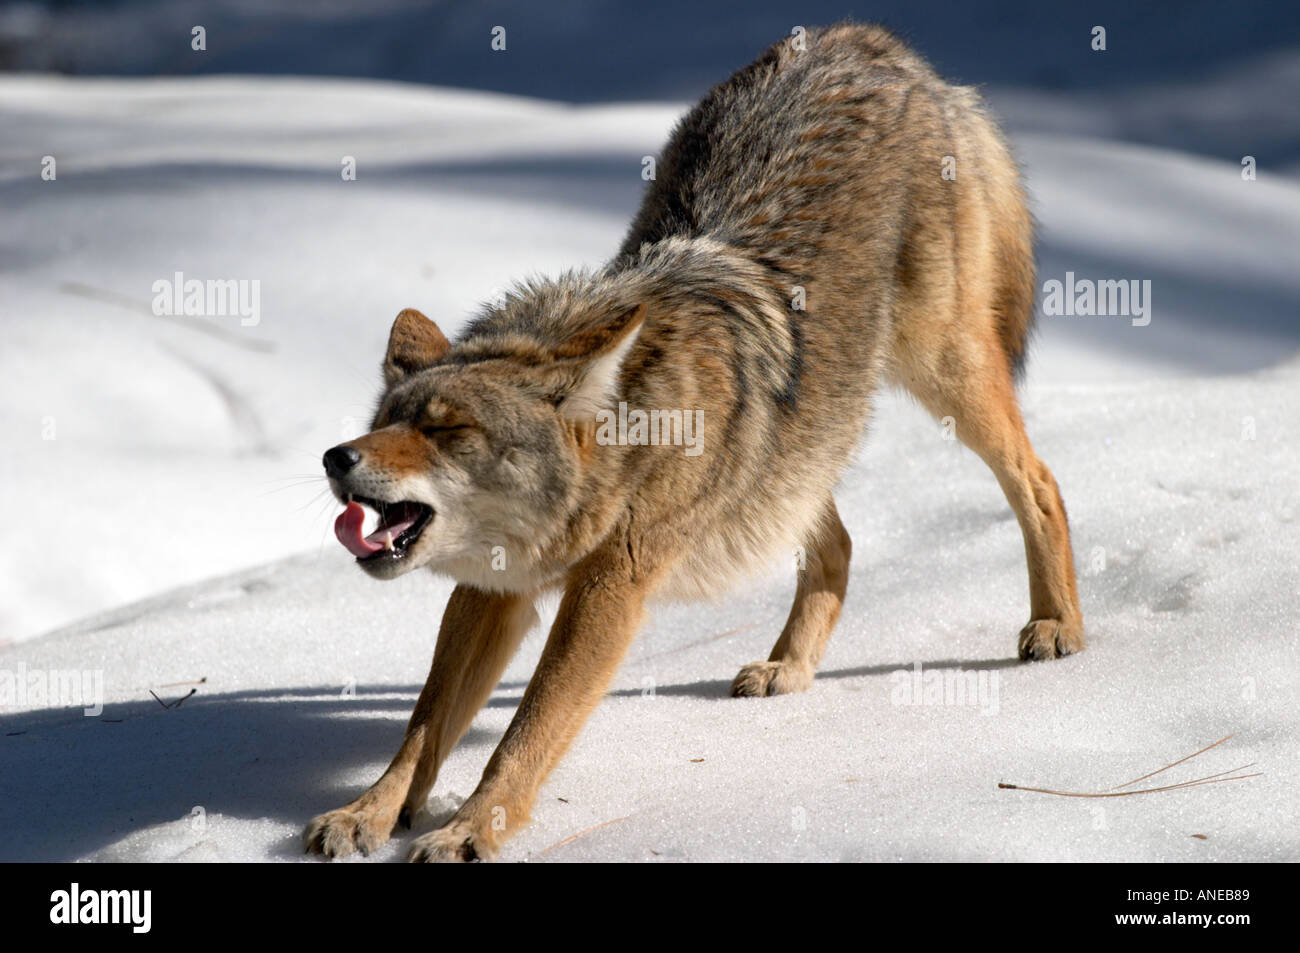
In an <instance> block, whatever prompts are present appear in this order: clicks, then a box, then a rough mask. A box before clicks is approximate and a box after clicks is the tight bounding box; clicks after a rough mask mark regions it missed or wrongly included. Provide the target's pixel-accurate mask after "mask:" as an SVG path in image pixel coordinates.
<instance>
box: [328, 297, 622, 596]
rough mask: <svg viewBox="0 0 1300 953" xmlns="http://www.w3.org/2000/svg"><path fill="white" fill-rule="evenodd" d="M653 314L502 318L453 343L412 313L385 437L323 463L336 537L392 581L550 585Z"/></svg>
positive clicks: (389, 367)
mask: <svg viewBox="0 0 1300 953" xmlns="http://www.w3.org/2000/svg"><path fill="white" fill-rule="evenodd" d="M514 306H515V309H516V310H518V309H519V308H520V302H519V301H518V299H516V300H515V301H514ZM566 310H567V309H566ZM644 315H645V309H644V306H638V307H632V308H607V309H604V313H601V314H596V315H591V316H589V317H581V316H580V317H579V319H578V320H577V321H576V322H573V323H570V322H569V321H565V322H562V323H560V324H552V325H551V326H550V327H549V329H547V328H543V330H544V331H545V330H548V331H549V333H531V332H532V331H533V328H531V327H530V326H529V323H528V322H527V321H525V320H523V319H522V316H520V315H518V314H516V315H514V316H513V317H511V316H509V315H506V316H502V315H493V314H489V315H488V316H487V317H485V318H481V319H480V320H479V322H478V323H477V324H476V325H474V326H472V327H471V328H470V330H469V333H468V334H467V336H466V338H465V339H464V340H463V341H462V342H461V343H459V344H457V345H456V346H452V345H451V344H450V343H449V342H448V340H447V338H446V337H444V336H443V333H442V332H441V331H440V330H439V329H438V326H437V325H436V324H434V322H432V321H430V320H429V319H428V318H426V317H425V316H424V315H422V314H421V313H420V312H418V311H413V310H407V311H403V312H402V313H401V314H399V315H398V316H397V320H396V321H395V322H394V323H393V329H392V333H391V334H390V336H389V341H388V351H387V354H386V355H385V357H384V362H383V375H384V384H385V390H384V393H383V396H382V398H381V400H380V404H379V409H378V411H377V412H376V413H375V417H374V421H373V423H372V424H371V432H370V433H368V434H366V435H365V436H363V437H358V438H357V439H355V440H350V441H348V442H347V443H343V444H340V445H339V446H337V447H333V448H331V449H330V450H328V451H326V453H325V457H324V461H323V462H324V466H325V472H326V474H327V475H328V477H329V481H330V487H331V489H332V490H333V491H334V494H335V495H336V496H337V497H338V499H339V501H340V502H342V503H344V504H345V506H346V508H345V509H344V511H343V513H342V514H341V515H340V516H339V517H338V520H337V521H336V523H335V534H336V535H337V536H338V538H339V541H340V542H341V543H342V544H343V545H344V546H345V547H346V548H347V549H348V551H349V552H351V553H352V554H353V555H354V556H355V557H356V559H357V564H358V565H359V566H361V567H362V568H363V569H365V570H366V572H367V573H369V574H370V575H371V576H374V577H376V578H380V579H393V578H395V577H397V576H400V575H402V574H403V573H406V572H408V571H410V570H412V569H415V568H417V567H419V566H429V567H431V568H433V569H435V570H437V571H440V572H445V573H447V574H448V575H450V576H452V577H453V578H455V579H457V581H459V582H466V583H471V584H474V585H478V586H480V587H483V588H489V589H496V590H510V589H518V588H522V587H524V586H528V585H536V584H537V583H538V582H539V581H542V580H541V577H542V576H543V575H545V573H546V572H547V571H548V570H547V569H546V568H545V567H544V566H542V565H541V563H542V562H544V561H545V559H546V555H545V554H546V553H547V552H549V551H551V550H552V549H553V548H554V547H553V544H554V541H555V540H557V539H558V538H559V537H560V536H561V534H562V533H563V532H564V531H565V529H566V527H567V526H568V525H569V524H570V522H571V519H572V517H573V516H574V515H575V513H576V512H577V510H578V509H579V508H580V506H581V504H582V501H583V498H584V487H585V484H586V480H587V475H588V474H587V470H588V468H589V466H590V463H591V458H592V452H591V451H592V446H591V436H590V435H591V431H592V428H593V420H594V416H595V411H596V410H597V409H599V408H601V407H605V406H608V402H609V400H610V399H611V398H613V397H614V394H615V392H616V389H617V385H618V377H619V371H620V368H621V366H622V363H623V361H624V358H625V357H626V355H627V353H628V351H629V349H630V348H631V346H632V344H633V343H634V342H635V340H636V338H637V335H638V333H639V331H640V328H641V325H642V323H643V320H644ZM614 399H616V398H614ZM367 509H369V510H372V511H373V512H374V513H375V514H377V516H378V523H377V525H376V526H375V528H374V529H373V530H371V531H370V532H368V533H367V532H365V530H364V529H363V526H364V523H365V521H366V520H367V515H368V514H367V512H366V510H367Z"/></svg>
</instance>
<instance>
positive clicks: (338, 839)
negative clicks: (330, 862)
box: [302, 807, 392, 857]
mask: <svg viewBox="0 0 1300 953" xmlns="http://www.w3.org/2000/svg"><path fill="white" fill-rule="evenodd" d="M391 832H392V824H391V823H389V824H387V825H385V823H384V820H383V818H382V817H381V816H380V815H378V814H377V813H375V812H372V811H363V810H358V809H355V808H349V807H341V808H339V809H338V810H336V811H329V812H327V813H325V814H321V815H320V816H319V817H315V818H312V820H311V822H310V823H308V824H307V827H306V829H305V830H304V831H303V832H302V843H303V849H304V851H305V852H306V853H308V854H321V855H322V856H325V857H347V856H348V855H349V854H351V853H354V852H359V853H360V854H361V856H363V857H368V856H369V855H370V854H371V852H372V851H374V850H376V849H378V848H379V847H380V846H382V845H383V843H384V842H385V841H387V840H388V836H389V834H390V833H391Z"/></svg>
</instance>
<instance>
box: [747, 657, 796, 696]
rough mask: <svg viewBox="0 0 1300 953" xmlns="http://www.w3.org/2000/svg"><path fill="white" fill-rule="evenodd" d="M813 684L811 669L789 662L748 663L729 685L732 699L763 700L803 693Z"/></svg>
mask: <svg viewBox="0 0 1300 953" xmlns="http://www.w3.org/2000/svg"><path fill="white" fill-rule="evenodd" d="M812 682H813V672H812V669H809V668H804V667H802V666H799V665H794V664H792V663H790V662H750V663H749V664H748V665H746V666H745V667H744V668H742V669H741V670H740V674H739V675H737V676H736V679H735V681H733V682H732V683H731V697H732V698H763V697H765V696H767V695H788V694H790V693H791V692H802V691H805V690H806V689H807V688H808V687H809V686H810V685H812Z"/></svg>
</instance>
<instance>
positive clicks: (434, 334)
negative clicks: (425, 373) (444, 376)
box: [384, 308, 451, 387]
mask: <svg viewBox="0 0 1300 953" xmlns="http://www.w3.org/2000/svg"><path fill="white" fill-rule="evenodd" d="M450 348H451V343H450V342H449V341H448V340H447V338H446V335H444V334H443V333H442V332H441V331H439V330H438V325H436V324H434V323H433V322H432V321H430V320H429V319H428V318H426V317H425V316H424V315H422V314H421V313H420V312H419V311H416V310H415V309H414V308H407V309H406V310H405V311H403V312H402V313H401V314H399V315H398V316H397V320H396V321H394V322H393V330H392V331H391V332H389V335H388V353H387V354H385V355H384V382H385V383H386V384H388V386H389V387H392V386H393V385H394V384H396V383H397V382H398V381H400V380H401V379H402V378H403V377H405V376H406V375H407V374H412V373H414V372H415V371H419V370H423V369H424V368H426V367H428V366H430V365H431V364H435V363H437V362H438V361H439V360H441V359H442V356H443V355H444V354H446V353H447V351H448V350H449V349H450Z"/></svg>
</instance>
